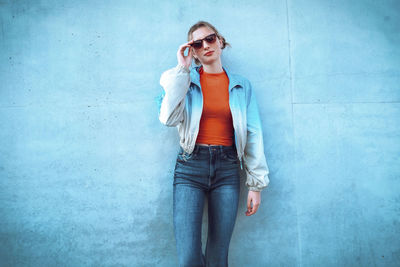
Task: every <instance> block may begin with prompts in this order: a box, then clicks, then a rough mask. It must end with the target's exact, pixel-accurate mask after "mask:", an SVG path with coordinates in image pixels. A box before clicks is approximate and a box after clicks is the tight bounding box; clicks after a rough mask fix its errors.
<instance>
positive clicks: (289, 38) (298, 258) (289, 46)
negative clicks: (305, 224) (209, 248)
mask: <svg viewBox="0 0 400 267" xmlns="http://www.w3.org/2000/svg"><path fill="white" fill-rule="evenodd" d="M285 3H286V27H287V38H288V54H289V62H288V63H289V80H290V106H291V109H292V110H291V112H292V122H291V123H292V129H293V135H292V136H293V140H292V145H293V159H294V160H293V170H294V171H293V172H292V175H293V177H294V179H293V180H294V184H295V192H296V193H295V194H296V196H295V201H296V203H295V207H296V228H297V229H296V230H297V260H298V265H299V266H300V267H302V266H303V259H302V246H301V241H302V240H301V228H300V226H299V207H298V203H299V201H298V190H297V175H296V174H297V168H296V153H295V152H296V145H295V144H296V131H295V126H294V111H293V108H294V101H293V71H292V46H291V36H290V16H289V6H288V0H285Z"/></svg>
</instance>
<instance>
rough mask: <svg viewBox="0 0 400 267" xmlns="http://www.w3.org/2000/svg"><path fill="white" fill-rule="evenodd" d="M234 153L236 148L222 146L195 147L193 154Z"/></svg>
mask: <svg viewBox="0 0 400 267" xmlns="http://www.w3.org/2000/svg"><path fill="white" fill-rule="evenodd" d="M210 150H213V151H221V152H222V151H232V150H235V151H236V146H235V145H234V144H233V145H231V146H223V145H206V146H205V145H197V144H196V145H195V146H194V150H193V152H199V151H210Z"/></svg>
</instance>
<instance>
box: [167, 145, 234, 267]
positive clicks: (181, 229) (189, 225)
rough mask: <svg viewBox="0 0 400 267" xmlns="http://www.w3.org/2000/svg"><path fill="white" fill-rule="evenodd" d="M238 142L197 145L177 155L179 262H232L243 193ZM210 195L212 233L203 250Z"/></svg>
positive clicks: (175, 216)
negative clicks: (231, 246)
mask: <svg viewBox="0 0 400 267" xmlns="http://www.w3.org/2000/svg"><path fill="white" fill-rule="evenodd" d="M239 168H240V162H239V159H238V157H237V153H236V148H235V146H234V145H233V146H230V147H228V146H222V145H219V146H199V145H196V146H195V148H194V150H193V152H192V153H191V154H190V155H187V154H184V153H183V149H182V148H180V152H179V154H178V156H177V159H176V165H175V171H174V182H173V220H174V233H175V241H176V248H177V254H178V262H179V266H180V267H183V266H185V267H186V266H190V267H194V266H224V267H225V266H228V251H229V243H230V240H231V236H232V232H233V228H234V225H235V221H236V215H237V209H238V203H239V193H240V176H239ZM206 197H207V199H208V237H207V245H206V249H205V255H204V254H203V252H202V244H201V225H202V216H203V207H204V201H205V198H206Z"/></svg>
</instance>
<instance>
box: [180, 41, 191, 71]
mask: <svg viewBox="0 0 400 267" xmlns="http://www.w3.org/2000/svg"><path fill="white" fill-rule="evenodd" d="M192 43H193V40H191V41H189V42H187V43H184V44H183V45H181V46H180V47H179V49H178V52H177V57H178V64H180V65H183V66H185V68H187V69H189V67H190V65H191V64H192V59H193V55H192V47H191V46H190V44H192ZM186 48H189V52H188V55H187V56H185V50H186Z"/></svg>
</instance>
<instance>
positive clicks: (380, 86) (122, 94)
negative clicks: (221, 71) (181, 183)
mask: <svg viewBox="0 0 400 267" xmlns="http://www.w3.org/2000/svg"><path fill="white" fill-rule="evenodd" d="M399 10H400V2H399V1H394V0H393V1H389V0H385V1H372V0H364V1H361V0H356V1H344V0H338V1H323V0H320V1H317V0H308V1H305V0H297V1H295V0H287V1H281V0H268V1H170V2H168V1H58V2H54V1H46V0H42V1H27V0H26V1H22V0H21V1H11V0H8V1H1V3H0V26H1V28H0V51H1V52H0V241H1V246H0V265H1V266H176V263H177V262H176V250H175V243H174V242H175V241H174V236H173V224H172V179H173V177H172V174H173V168H174V162H175V157H176V153H177V151H178V146H179V143H178V135H177V131H176V129H175V128H168V127H165V126H163V125H162V124H161V123H160V122H159V121H158V117H157V112H158V110H157V105H156V104H155V103H156V102H155V98H156V96H157V95H158V94H159V93H160V92H161V90H162V89H161V87H160V85H159V78H160V75H161V73H162V72H163V71H164V70H166V69H167V68H170V67H173V66H175V65H176V51H177V49H178V46H179V45H180V44H182V43H183V42H185V41H186V39H185V36H186V33H187V30H188V28H189V27H190V26H191V25H192V24H193V23H195V22H196V21H197V20H199V19H204V20H208V21H210V22H211V23H213V24H215V25H216V26H217V28H218V29H219V30H220V32H221V33H222V34H224V36H225V37H226V39H227V41H228V42H230V43H231V44H232V48H228V49H226V50H224V52H223V58H222V61H223V65H224V66H226V67H228V68H229V69H230V70H231V71H232V72H236V73H240V74H242V75H244V76H246V77H247V78H248V79H249V80H250V81H251V82H252V84H253V87H254V90H255V91H256V93H257V96H258V102H259V107H260V114H261V115H262V122H263V126H264V138H265V139H264V144H265V153H266V157H267V161H268V164H269V167H270V171H271V173H270V180H271V182H270V186H269V188H268V189H266V190H265V191H263V193H262V203H261V206H260V209H259V211H258V212H257V214H256V215H255V216H251V217H247V216H245V214H244V212H245V209H246V196H247V191H246V189H245V188H244V186H243V185H244V184H243V183H244V181H242V182H243V183H242V191H241V201H240V207H239V213H238V217H237V221H236V228H235V231H234V234H233V236H232V241H231V248H230V255H229V260H230V265H231V266H267V265H268V266H322V265H323V266H399V265H400V238H399V236H400V193H399V192H400V86H399V84H400V12H399ZM203 219H204V221H203V223H204V224H203V226H204V227H203V234H204V237H203V244H204V243H205V238H206V236H205V234H206V230H207V226H206V223H207V214H206V213H204V218H203Z"/></svg>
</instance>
